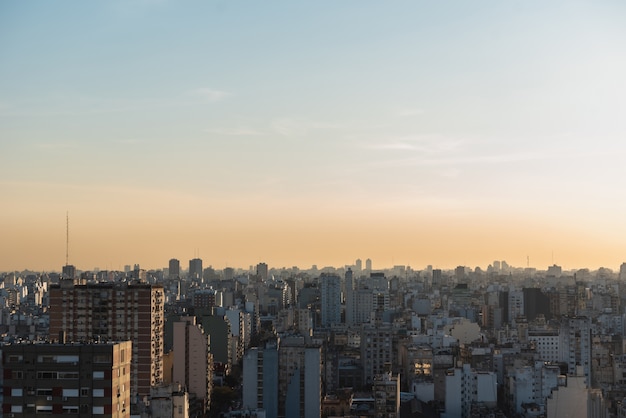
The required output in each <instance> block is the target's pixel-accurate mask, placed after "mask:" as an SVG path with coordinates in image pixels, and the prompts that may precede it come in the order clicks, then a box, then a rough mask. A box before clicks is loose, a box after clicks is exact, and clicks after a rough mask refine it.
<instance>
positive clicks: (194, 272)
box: [189, 258, 202, 280]
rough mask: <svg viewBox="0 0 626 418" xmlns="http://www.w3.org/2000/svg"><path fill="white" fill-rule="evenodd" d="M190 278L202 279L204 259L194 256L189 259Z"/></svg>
mask: <svg viewBox="0 0 626 418" xmlns="http://www.w3.org/2000/svg"><path fill="white" fill-rule="evenodd" d="M189 278H190V279H191V280H202V260H201V259H199V258H193V259H191V260H189Z"/></svg>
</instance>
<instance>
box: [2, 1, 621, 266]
mask: <svg viewBox="0 0 626 418" xmlns="http://www.w3.org/2000/svg"><path fill="white" fill-rule="evenodd" d="M625 14H626V4H625V3H624V2H620V1H605V2H580V1H571V0H570V1H553V2H538V1H527V2H494V1H475V2H464V1H451V2H426V1H400V2H394V3H387V2H362V1H359V2H356V1H342V2H333V3H330V2H315V3H301V2H290V3H286V2H273V1H270V2H258V3H251V2H245V3H244V2H221V1H219V2H217V1H210V2H199V1H192V2H185V3H180V2H174V1H167V0H162V1H158V0H154V1H151V0H130V1H107V2H79V1H70V2H63V3H54V2H37V3H35V2H2V3H1V4H0V57H2V58H0V60H1V62H2V65H0V166H1V167H2V174H1V175H0V195H1V196H2V209H1V210H0V236H1V237H2V239H1V240H0V254H2V256H1V257H0V271H10V270H21V269H25V268H29V269H36V270H59V269H60V268H61V266H62V265H63V264H64V263H65V255H66V214H67V213H69V262H70V263H71V264H74V265H76V266H77V268H79V269H82V270H87V269H91V268H94V267H99V268H101V269H121V268H122V267H123V266H124V265H127V264H134V263H138V264H140V265H141V266H142V268H143V267H145V268H163V267H165V266H166V265H167V261H168V260H169V259H170V258H178V259H180V260H188V259H191V258H194V257H195V256H199V257H200V258H202V259H203V260H204V263H205V265H206V266H209V265H212V266H213V267H216V268H223V267H226V266H236V267H247V266H250V265H256V264H257V263H258V262H266V263H268V265H270V266H271V267H280V266H294V265H297V266H301V267H305V268H306V267H310V266H311V265H312V264H316V265H318V266H320V267H322V266H326V265H345V264H351V263H353V262H354V260H355V259H357V258H360V259H363V260H365V259H367V258H371V259H372V260H373V266H374V268H375V269H376V268H383V267H390V266H393V265H410V266H411V267H413V268H415V269H420V268H423V267H424V266H426V265H428V264H430V265H433V266H436V267H440V268H452V267H455V266H457V265H465V266H470V267H474V266H481V267H483V268H484V267H486V266H487V265H488V264H489V263H491V262H492V261H493V260H496V259H498V260H507V261H508V262H509V264H511V265H513V266H519V267H524V266H526V265H527V262H528V260H529V264H530V265H531V266H534V267H538V268H542V269H545V268H546V267H547V266H548V265H551V264H553V263H557V264H559V265H562V266H563V267H564V268H566V269H570V268H572V269H573V268H582V267H589V268H598V267H601V266H604V267H608V268H612V269H617V268H618V267H619V266H620V264H621V263H622V262H624V261H625V260H626V251H625V249H626V222H624V215H623V214H624V213H626V197H625V196H624V193H623V179H624V178H626V165H625V164H624V162H623V160H624V155H626V154H625V152H626V141H624V137H625V134H626V118H624V114H626V101H625V99H624V98H625V97H626V82H625V81H624V77H623V74H625V73H626V55H625V54H624V51H626V26H625V25H624V24H623V22H624V17H625Z"/></svg>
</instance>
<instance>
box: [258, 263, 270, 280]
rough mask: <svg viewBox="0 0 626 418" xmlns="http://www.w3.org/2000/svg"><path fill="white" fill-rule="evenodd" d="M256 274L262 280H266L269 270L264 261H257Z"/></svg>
mask: <svg viewBox="0 0 626 418" xmlns="http://www.w3.org/2000/svg"><path fill="white" fill-rule="evenodd" d="M256 275H257V276H258V277H259V278H260V279H261V280H262V281H263V282H265V281H267V278H268V277H269V270H268V268H267V264H266V263H259V264H257V265H256Z"/></svg>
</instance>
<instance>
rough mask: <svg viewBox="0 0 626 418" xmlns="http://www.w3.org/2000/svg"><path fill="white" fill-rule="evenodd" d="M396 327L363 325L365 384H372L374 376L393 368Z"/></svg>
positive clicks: (362, 344) (378, 324) (384, 324)
mask: <svg viewBox="0 0 626 418" xmlns="http://www.w3.org/2000/svg"><path fill="white" fill-rule="evenodd" d="M393 337H394V329H393V328H392V327H391V325H390V324H386V323H376V324H363V325H362V327H361V363H362V366H363V385H364V386H370V385H372V383H373V382H374V377H376V376H379V375H383V374H385V373H387V372H389V370H390V369H391V366H392V365H393V364H394V363H393V360H394V357H393V353H394V349H393Z"/></svg>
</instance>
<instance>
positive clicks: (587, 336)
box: [559, 316, 592, 387]
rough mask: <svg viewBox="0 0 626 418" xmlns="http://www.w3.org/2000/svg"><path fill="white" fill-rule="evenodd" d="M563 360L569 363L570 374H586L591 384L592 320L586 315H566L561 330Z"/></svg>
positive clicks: (587, 382) (586, 382) (560, 345)
mask: <svg viewBox="0 0 626 418" xmlns="http://www.w3.org/2000/svg"><path fill="white" fill-rule="evenodd" d="M559 337H560V341H559V349H560V350H561V356H560V357H561V361H563V362H565V363H567V373H568V374H569V375H570V376H585V384H586V385H587V387H589V386H590V385H591V349H592V344H591V343H592V341H591V320H590V319H589V318H588V317H586V316H574V317H565V318H563V319H562V320H561V329H560V332H559Z"/></svg>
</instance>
